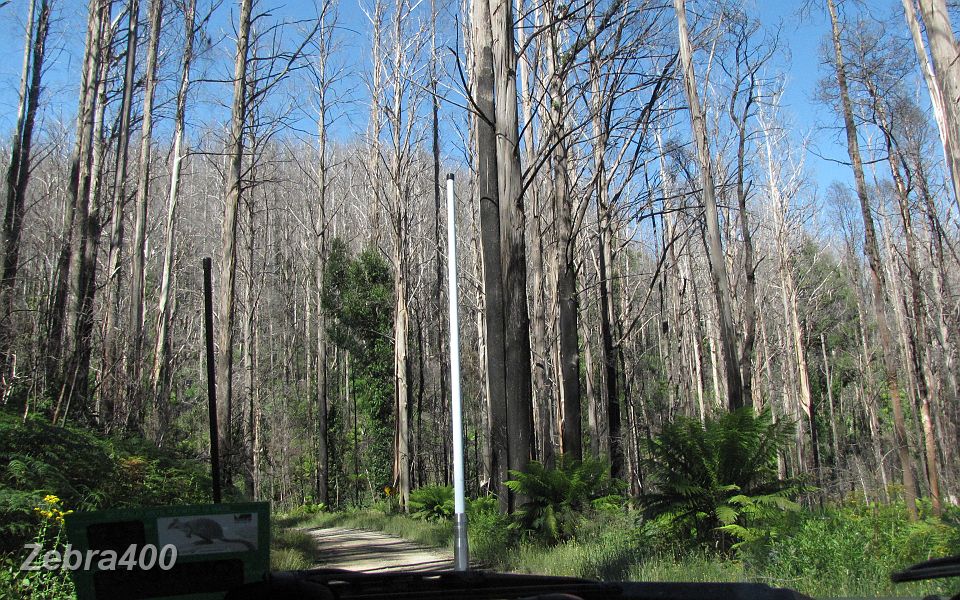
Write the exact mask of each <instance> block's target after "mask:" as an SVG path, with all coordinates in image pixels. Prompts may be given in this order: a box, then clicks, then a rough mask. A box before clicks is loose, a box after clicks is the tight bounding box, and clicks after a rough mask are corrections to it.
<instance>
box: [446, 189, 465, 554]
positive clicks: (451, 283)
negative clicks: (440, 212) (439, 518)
mask: <svg viewBox="0 0 960 600" xmlns="http://www.w3.org/2000/svg"><path fill="white" fill-rule="evenodd" d="M455 202H456V200H455V199H454V195H453V173H450V174H448V175H447V296H448V297H449V300H450V395H451V399H450V400H451V409H450V417H451V418H450V422H451V424H452V426H453V512H454V517H453V518H454V525H453V535H454V541H453V562H454V567H453V568H454V570H456V571H466V570H468V568H469V562H470V560H469V555H470V552H469V550H468V547H467V511H466V502H465V501H464V491H463V483H464V481H463V479H464V478H463V410H462V406H461V400H460V316H459V311H458V301H457V237H456V231H455V230H456V211H455V210H454V208H455V207H454V204H455Z"/></svg>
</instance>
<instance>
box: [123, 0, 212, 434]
mask: <svg viewBox="0 0 960 600" xmlns="http://www.w3.org/2000/svg"><path fill="white" fill-rule="evenodd" d="M196 7H197V3H196V0H188V1H187V3H186V4H185V6H184V15H183V22H184V32H185V34H186V43H185V44H186V45H185V46H184V49H183V58H182V60H181V63H180V87H179V89H178V90H177V109H176V115H175V116H174V132H173V152H172V156H171V159H170V160H171V162H172V165H171V167H170V193H169V195H168V196H167V210H166V222H165V226H164V243H163V266H162V268H161V274H160V298H159V300H158V302H157V339H156V346H155V347H154V353H153V370H152V374H151V389H152V391H153V393H152V396H153V406H154V412H155V414H157V415H158V417H159V418H158V432H157V439H158V440H159V439H161V438H162V436H163V433H164V431H165V430H166V420H167V416H168V412H167V410H168V404H169V400H170V386H169V374H170V354H171V352H170V337H169V336H170V334H169V330H170V312H171V311H170V306H171V301H170V284H171V279H172V276H173V244H174V236H175V234H176V223H177V203H178V202H179V199H180V170H181V167H182V165H183V158H184V156H183V138H184V120H185V115H186V108H187V92H188V91H189V89H190V64H191V62H192V61H193V41H194V37H195V34H196V32H195V31H194V20H195V18H196ZM135 235H136V234H135ZM137 248H138V246H137V242H136V240H135V241H134V252H135V253H136V252H137ZM134 270H136V269H134ZM135 280H136V273H134V281H135ZM141 289H142V288H141ZM135 298H136V296H134V295H133V294H131V302H135V301H136V299H135Z"/></svg>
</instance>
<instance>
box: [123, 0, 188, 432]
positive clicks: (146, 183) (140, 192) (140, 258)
mask: <svg viewBox="0 0 960 600" xmlns="http://www.w3.org/2000/svg"><path fill="white" fill-rule="evenodd" d="M187 10H188V11H189V12H192V11H193V9H192V8H187ZM162 16H163V0H151V2H150V9H149V18H150V45H149V46H148V47H147V65H146V83H145V84H144V87H145V89H144V98H143V123H142V124H141V129H140V164H139V165H138V171H137V197H136V203H135V204H134V226H133V246H132V248H131V250H132V253H133V257H132V263H133V264H132V267H131V272H130V314H129V319H128V321H129V323H130V330H129V337H128V339H127V349H126V353H125V357H124V358H125V363H126V367H127V368H126V369H125V371H126V373H127V375H128V382H129V385H128V387H127V398H128V401H129V402H131V403H132V404H133V405H134V407H136V409H137V410H138V412H140V411H143V409H144V406H143V384H142V383H141V381H140V379H141V377H142V373H143V368H142V366H141V363H142V361H143V298H144V291H143V290H144V282H145V280H146V274H145V271H144V252H145V245H146V230H147V199H148V198H149V193H150V147H151V143H152V141H153V99H154V90H155V88H156V81H157V51H158V48H159V45H160V20H161V18H162ZM191 19H192V17H191ZM192 35H193V32H192V31H187V36H188V37H192ZM191 44H192V40H189V41H188V42H187V45H188V51H190V49H189V46H191ZM178 105H179V99H178ZM178 110H179V106H178ZM152 409H153V410H151V411H150V424H149V428H148V429H149V431H150V433H151V436H152V437H153V438H154V439H160V434H161V432H162V430H163V429H164V428H165V426H166V424H165V422H164V421H165V419H164V418H163V417H162V416H161V410H162V409H161V407H159V406H156V405H155V406H153V407H152Z"/></svg>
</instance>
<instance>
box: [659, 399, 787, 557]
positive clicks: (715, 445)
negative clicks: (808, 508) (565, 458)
mask: <svg viewBox="0 0 960 600" xmlns="http://www.w3.org/2000/svg"><path fill="white" fill-rule="evenodd" d="M792 431H793V429H792V426H791V424H789V423H787V422H785V421H779V422H774V421H773V419H772V418H771V416H770V413H769V411H766V410H765V411H762V412H760V413H759V414H756V413H754V411H753V410H752V409H749V408H743V409H740V410H736V411H733V412H730V413H727V414H724V415H722V416H720V417H718V418H716V419H708V420H706V422H704V423H701V422H700V421H698V420H695V419H689V418H685V417H680V418H678V419H676V420H675V421H674V422H673V423H670V424H669V425H667V426H666V427H664V429H663V431H662V432H661V433H660V435H658V436H657V437H656V438H655V439H653V440H652V441H651V442H650V443H649V449H650V459H649V461H648V467H649V469H650V472H651V475H652V476H653V479H654V480H655V482H656V486H657V491H656V492H654V493H650V494H647V495H645V496H644V497H643V498H642V499H641V503H642V504H643V506H644V508H645V509H646V513H647V515H648V516H649V517H659V516H663V515H666V516H669V517H670V518H672V519H673V521H674V522H675V523H676V525H677V526H679V527H681V528H683V529H684V530H690V531H692V532H693V534H694V536H695V538H696V539H697V541H698V542H701V543H705V544H710V545H712V546H714V547H716V548H719V549H721V550H724V549H728V548H736V547H738V546H739V545H740V544H742V543H745V542H750V541H754V540H756V539H759V538H760V537H762V536H763V535H764V531H763V529H762V528H760V526H758V525H753V524H755V523H759V522H761V521H763V516H764V515H765V514H769V513H770V512H771V511H794V510H797V509H798V508H799V506H798V505H797V504H796V502H794V499H795V498H796V497H797V496H798V495H799V494H800V493H802V492H803V491H805V490H806V488H805V486H804V485H803V482H802V481H801V480H799V479H780V478H779V476H778V473H777V451H778V450H779V448H780V447H781V446H782V445H783V444H784V443H786V441H787V440H788V439H789V437H790V435H791V433H792Z"/></svg>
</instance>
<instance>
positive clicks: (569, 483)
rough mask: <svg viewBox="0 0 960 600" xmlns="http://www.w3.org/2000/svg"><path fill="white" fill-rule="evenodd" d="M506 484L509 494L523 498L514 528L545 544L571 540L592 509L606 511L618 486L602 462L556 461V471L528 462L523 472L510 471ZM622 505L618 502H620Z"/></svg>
mask: <svg viewBox="0 0 960 600" xmlns="http://www.w3.org/2000/svg"><path fill="white" fill-rule="evenodd" d="M510 475H511V477H513V479H512V480H510V481H507V482H506V486H507V487H508V488H510V490H511V491H513V492H514V493H516V494H518V495H519V496H520V497H522V498H524V499H525V501H524V502H523V504H522V505H521V506H520V509H519V510H518V511H517V514H516V519H517V520H516V523H515V526H516V527H517V528H519V529H521V530H522V531H523V532H524V533H526V534H527V535H531V534H532V535H534V536H536V537H538V538H540V539H541V540H542V541H545V542H547V543H557V542H559V541H562V540H566V539H570V538H571V537H573V534H574V531H575V529H576V526H577V524H578V523H579V521H580V519H581V517H582V516H583V515H584V514H585V513H587V512H589V511H590V510H592V509H593V508H594V502H595V501H597V504H598V507H603V508H606V509H610V508H611V507H612V506H613V505H615V504H616V500H614V498H615V496H616V494H615V492H617V491H618V490H619V489H620V487H621V485H622V484H621V483H620V482H619V481H617V480H615V479H611V478H610V475H609V469H608V467H607V465H606V464H605V463H604V462H603V461H599V460H594V459H586V460H584V461H582V462H580V461H573V460H566V459H565V458H564V457H560V458H559V459H558V460H557V466H556V468H552V469H551V468H547V467H545V466H544V465H543V464H541V463H539V462H537V461H532V462H531V463H530V464H529V465H528V467H527V471H526V472H520V471H510ZM621 501H622V500H621Z"/></svg>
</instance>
